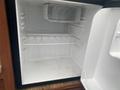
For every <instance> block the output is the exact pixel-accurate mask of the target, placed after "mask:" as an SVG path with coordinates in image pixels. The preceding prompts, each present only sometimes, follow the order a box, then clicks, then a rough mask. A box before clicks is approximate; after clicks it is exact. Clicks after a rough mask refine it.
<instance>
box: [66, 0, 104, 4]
mask: <svg viewBox="0 0 120 90" xmlns="http://www.w3.org/2000/svg"><path fill="white" fill-rule="evenodd" d="M66 1H73V2H83V3H91V4H97V5H103V4H104V2H105V1H106V0H66Z"/></svg>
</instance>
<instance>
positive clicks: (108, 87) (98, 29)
mask: <svg viewBox="0 0 120 90" xmlns="http://www.w3.org/2000/svg"><path fill="white" fill-rule="evenodd" d="M119 19H120V8H106V9H102V10H100V11H99V12H98V13H97V14H96V15H95V17H94V20H93V25H92V29H91V33H90V38H89V40H88V42H89V43H88V46H87V51H86V56H85V62H84V66H83V71H82V79H81V80H82V83H83V84H84V86H85V88H86V90H120V70H119V69H120V60H119V58H118V57H116V56H117V55H115V56H114V54H115V53H116V54H119V53H120V52H119V47H118V45H119V42H120V41H119V40H120V37H119V31H118V28H119V25H120V24H119ZM116 48H117V49H116ZM112 54H113V55H112Z"/></svg>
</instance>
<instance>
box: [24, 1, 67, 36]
mask: <svg viewBox="0 0 120 90" xmlns="http://www.w3.org/2000/svg"><path fill="white" fill-rule="evenodd" d="M23 8H24V11H23V12H24V13H25V30H24V32H25V33H31V34H35V33H36V34H55V33H58V34H65V33H68V31H67V30H68V29H67V24H65V23H57V22H52V23H51V22H50V21H48V20H46V19H45V18H44V16H45V15H44V5H42V4H37V5H36V4H32V3H28V2H26V3H25V4H24V7H23Z"/></svg>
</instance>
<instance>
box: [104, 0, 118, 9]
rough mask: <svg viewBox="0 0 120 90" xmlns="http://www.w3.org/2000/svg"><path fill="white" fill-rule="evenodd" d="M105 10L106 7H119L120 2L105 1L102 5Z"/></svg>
mask: <svg viewBox="0 0 120 90" xmlns="http://www.w3.org/2000/svg"><path fill="white" fill-rule="evenodd" d="M103 6H104V7H105V8H107V7H120V0H106V2H105V3H104V5H103Z"/></svg>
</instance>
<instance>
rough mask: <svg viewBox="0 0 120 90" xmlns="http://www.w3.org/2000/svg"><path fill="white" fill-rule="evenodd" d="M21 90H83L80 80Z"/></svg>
mask: <svg viewBox="0 0 120 90" xmlns="http://www.w3.org/2000/svg"><path fill="white" fill-rule="evenodd" d="M22 90H85V89H84V88H83V86H82V84H81V82H80V80H73V81H66V82H60V83H54V84H47V85H42V86H37V87H30V88H26V89H22Z"/></svg>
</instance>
